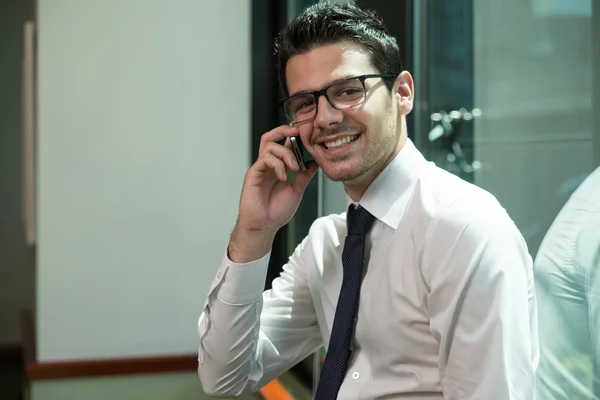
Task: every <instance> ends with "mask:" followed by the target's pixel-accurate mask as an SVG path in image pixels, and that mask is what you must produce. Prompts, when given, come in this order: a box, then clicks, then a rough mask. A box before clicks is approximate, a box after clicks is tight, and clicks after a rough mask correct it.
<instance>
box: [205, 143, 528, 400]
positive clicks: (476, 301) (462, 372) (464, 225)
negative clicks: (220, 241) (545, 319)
mask: <svg viewBox="0 0 600 400" xmlns="http://www.w3.org/2000/svg"><path fill="white" fill-rule="evenodd" d="M360 204H361V205H362V206H363V207H364V208H366V209H367V210H368V211H370V212H371V213H372V214H373V215H374V216H375V217H376V218H377V219H376V221H375V223H374V225H373V228H372V230H371V231H370V233H369V234H368V236H367V250H366V253H367V255H366V257H367V258H368V263H367V264H365V267H366V271H365V274H364V278H363V283H362V288H361V297H360V304H359V310H358V315H357V323H356V328H355V337H354V352H353V355H352V357H351V360H350V362H349V367H348V370H347V374H346V378H345V380H344V383H343V385H342V387H341V390H340V392H339V397H338V398H339V399H365V400H366V399H369V400H372V399H419V400H433V399H435V400H438V399H446V400H475V399H478V400H491V399H502V400H516V399H519V400H532V399H534V383H535V376H534V372H535V369H536V365H537V361H538V347H537V346H538V343H537V330H536V329H537V326H536V318H537V317H536V303H535V290H534V282H533V271H532V261H531V257H530V256H529V253H528V251H527V247H526V244H525V242H524V240H523V238H522V236H521V234H520V233H519V231H518V230H517V228H516V226H515V225H514V223H513V222H512V220H511V219H510V218H509V216H508V215H507V213H506V212H505V210H504V209H503V208H502V207H501V206H500V205H499V204H498V202H497V201H496V199H495V198H494V197H493V196H492V195H490V194H489V193H487V192H485V191H484V190H482V189H480V188H478V187H476V186H474V185H471V184H469V183H467V182H465V181H463V180H461V179H459V178H458V177H456V176H454V175H452V174H450V173H448V172H446V171H444V170H442V169H440V168H438V167H436V166H435V165H433V164H432V163H429V162H427V161H426V160H425V159H424V158H423V156H422V155H421V153H420V152H419V151H418V150H417V149H416V148H415V146H414V145H413V143H412V142H411V141H410V140H409V141H407V142H406V144H405V146H404V148H403V149H402V151H401V152H400V153H399V154H398V156H397V157H396V158H395V159H394V160H393V161H392V162H391V163H390V164H389V165H388V166H387V167H386V168H385V169H384V171H383V172H382V173H381V174H380V175H379V176H378V177H377V178H376V179H375V180H374V181H373V183H372V184H371V185H370V186H369V188H368V189H367V191H366V193H365V194H364V196H363V198H362V199H361V201H360ZM345 236H346V214H345V213H342V214H340V215H330V216H326V217H323V218H319V219H317V220H316V221H315V222H314V223H313V225H312V227H311V229H310V232H309V234H308V236H307V237H306V238H305V239H304V240H303V241H302V243H301V244H300V245H299V246H298V247H297V248H296V250H295V251H294V253H293V254H292V255H291V257H290V258H289V261H288V262H287V263H286V264H285V265H284V266H283V271H282V272H281V275H280V277H278V278H277V279H275V280H274V281H273V287H272V289H271V290H268V291H265V292H264V293H263V290H264V283H265V277H266V273H267V264H268V260H269V255H270V254H267V255H265V256H264V257H263V258H261V259H259V260H256V261H254V262H250V263H247V264H244V265H240V264H236V263H233V262H231V261H230V260H229V259H228V258H227V256H224V257H223V263H222V265H221V267H220V268H219V270H218V273H217V277H216V279H215V280H214V282H213V284H212V286H211V288H210V291H209V293H208V296H207V299H206V302H205V307H204V310H203V313H202V315H201V317H200V319H199V321H198V325H199V334H200V348H199V354H198V361H199V371H198V372H199V376H200V379H201V382H202V384H203V388H204V389H205V391H207V392H208V393H211V394H213V395H214V394H220V395H238V394H240V393H242V392H253V391H256V390H258V389H259V388H260V387H261V386H263V385H265V384H266V383H268V382H269V381H270V380H272V379H274V378H276V377H277V376H279V375H280V374H282V373H283V372H285V371H286V370H288V369H289V368H290V367H292V366H293V365H294V364H296V363H298V362H299V361H301V360H302V359H304V358H305V357H307V356H308V355H309V354H311V353H312V352H313V351H315V349H317V348H318V347H319V346H320V345H321V344H323V345H324V346H325V348H326V349H327V346H328V342H329V337H330V334H331V328H332V325H333V318H334V314H335V307H336V303H337V299H338V296H339V292H340V288H341V283H342V261H341V260H342V257H341V256H342V250H343V247H344V239H345Z"/></svg>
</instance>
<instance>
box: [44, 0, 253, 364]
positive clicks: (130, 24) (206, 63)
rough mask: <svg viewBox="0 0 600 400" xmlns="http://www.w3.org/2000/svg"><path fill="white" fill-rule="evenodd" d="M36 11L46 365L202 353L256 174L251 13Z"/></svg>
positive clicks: (198, 5) (142, 7) (66, 1)
mask: <svg viewBox="0 0 600 400" xmlns="http://www.w3.org/2000/svg"><path fill="white" fill-rule="evenodd" d="M38 7H39V9H38V18H39V50H38V56H39V72H38V77H39V93H38V96H39V100H38V101H39V112H38V118H39V182H38V191H39V192H38V193H39V198H38V218H39V222H38V223H39V236H38V246H39V247H38V267H37V268H38V286H37V296H38V297H37V306H38V314H37V335H38V337H37V341H38V343H37V344H38V359H39V360H40V361H49V360H65V359H86V358H100V357H112V356H135V355H147V354H165V353H167V354H168V353H188V352H195V351H196V350H197V342H198V338H197V333H196V322H197V318H198V317H199V314H200V312H201V307H202V305H203V301H204V297H205V294H206V292H207V289H208V286H209V284H210V282H211V281H212V279H213V276H214V273H215V271H216V269H217V267H218V265H219V263H220V260H221V257H222V254H223V251H224V249H225V246H226V243H227V241H228V235H229V232H230V230H231V228H232V227H233V224H234V222H235V218H236V214H237V204H238V200H239V191H240V188H241V184H242V180H243V176H244V172H245V171H246V169H247V168H248V166H249V163H250V147H249V146H250V104H249V99H250V83H251V82H250V73H251V71H250V40H251V35H250V19H251V16H250V1H249V0H235V2H229V1H222V0H212V1H209V0H204V1H198V0H104V1H96V0H38Z"/></svg>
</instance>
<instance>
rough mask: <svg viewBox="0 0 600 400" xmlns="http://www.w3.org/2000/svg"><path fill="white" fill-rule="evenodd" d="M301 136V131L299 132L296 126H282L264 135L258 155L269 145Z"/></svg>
mask: <svg viewBox="0 0 600 400" xmlns="http://www.w3.org/2000/svg"><path fill="white" fill-rule="evenodd" d="M299 134H300V131H299V130H298V127H295V126H289V125H281V126H278V127H276V128H274V129H271V130H270V131H269V132H267V133H265V134H263V135H262V137H261V139H260V149H259V151H258V154H261V153H262V152H263V151H264V150H265V148H266V147H267V145H268V144H269V143H272V142H275V143H276V142H279V141H280V140H283V139H285V138H289V137H290V136H298V135H299Z"/></svg>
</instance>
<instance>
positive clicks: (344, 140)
mask: <svg viewBox="0 0 600 400" xmlns="http://www.w3.org/2000/svg"><path fill="white" fill-rule="evenodd" d="M356 139H358V135H353V136H346V137H343V138H341V139H338V140H335V141H333V142H325V143H323V145H324V146H325V147H327V148H328V149H334V148H336V147H340V146H344V145H347V144H348V143H351V142H354V141H355V140H356Z"/></svg>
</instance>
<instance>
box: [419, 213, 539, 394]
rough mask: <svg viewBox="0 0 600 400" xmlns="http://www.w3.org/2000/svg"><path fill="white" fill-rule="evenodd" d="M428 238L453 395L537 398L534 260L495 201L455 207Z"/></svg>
mask: <svg viewBox="0 0 600 400" xmlns="http://www.w3.org/2000/svg"><path fill="white" fill-rule="evenodd" d="M428 243H431V244H430V245H431V246H432V253H431V254H432V256H431V259H430V260H428V261H429V262H428V269H427V270H426V272H427V274H428V275H429V280H430V285H431V292H430V296H429V299H428V300H429V308H430V313H431V328H430V329H431V332H432V333H433V335H434V336H435V337H436V338H437V340H438V341H439V343H440V362H439V369H440V379H441V385H442V390H443V393H444V398H445V399H446V400H476V399H478V400H479V399H481V400H487V399H503V400H532V399H534V398H535V370H536V367H537V363H538V357H539V350H538V341H537V313H536V303H535V289H534V281H533V271H532V260H531V257H530V255H529V254H528V251H527V247H526V244H525V242H524V240H523V238H522V236H521V234H520V233H519V232H518V230H517V228H516V227H515V225H514V224H513V222H512V221H511V220H510V218H509V217H508V216H507V215H506V214H505V212H504V210H503V209H501V207H500V206H499V205H497V203H496V202H495V201H488V202H484V203H482V204H478V207H477V209H475V210H474V209H473V206H472V204H471V207H469V206H468V205H467V204H460V205H457V206H455V207H453V208H452V209H451V210H449V211H448V213H447V214H446V215H445V216H444V217H442V218H441V219H440V220H439V223H438V224H437V225H436V226H434V227H433V230H432V234H431V238H428Z"/></svg>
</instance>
